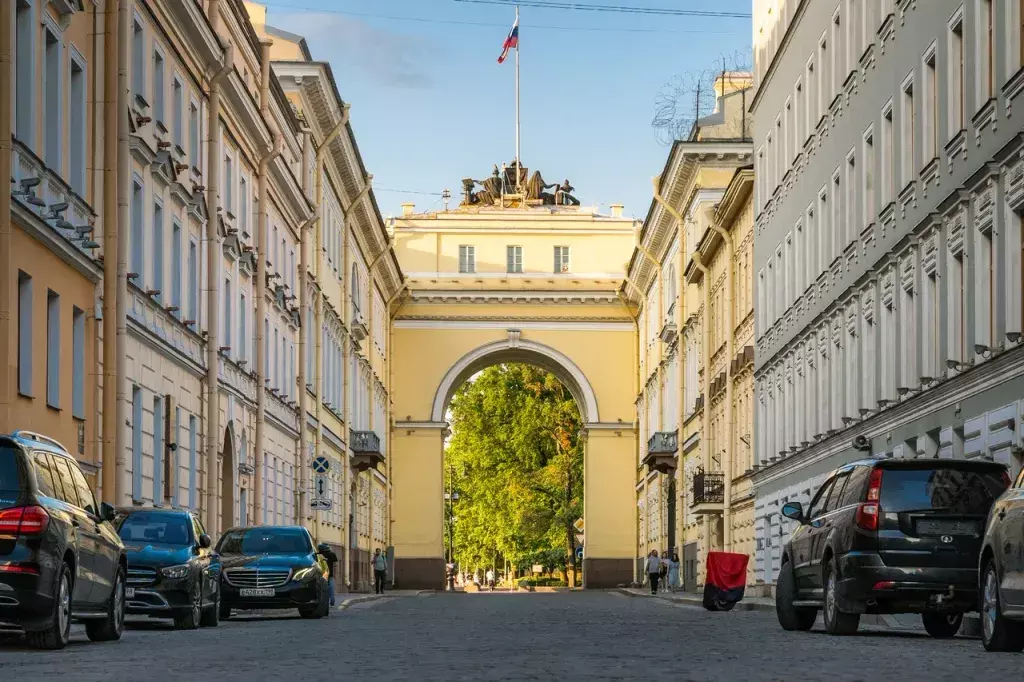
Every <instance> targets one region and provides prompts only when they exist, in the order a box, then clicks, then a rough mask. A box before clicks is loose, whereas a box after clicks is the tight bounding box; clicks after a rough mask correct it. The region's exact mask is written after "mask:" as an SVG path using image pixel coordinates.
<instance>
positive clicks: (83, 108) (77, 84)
mask: <svg viewBox="0 0 1024 682" xmlns="http://www.w3.org/2000/svg"><path fill="white" fill-rule="evenodd" d="M70 89H71V92H70V97H71V101H70V102H68V118H69V120H68V134H69V138H68V155H69V158H68V181H69V183H70V184H71V189H73V190H75V192H76V193H77V194H78V195H79V196H85V164H86V160H85V139H86V128H85V127H86V112H87V105H86V100H85V66H83V65H82V63H81V62H79V61H78V60H77V59H75V58H74V57H72V59H71V85H70Z"/></svg>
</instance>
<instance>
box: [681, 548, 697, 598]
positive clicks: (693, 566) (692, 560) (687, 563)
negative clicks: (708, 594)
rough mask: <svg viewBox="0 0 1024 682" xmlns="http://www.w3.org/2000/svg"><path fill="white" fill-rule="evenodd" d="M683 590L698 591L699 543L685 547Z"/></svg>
mask: <svg viewBox="0 0 1024 682" xmlns="http://www.w3.org/2000/svg"><path fill="white" fill-rule="evenodd" d="M683 590H684V591H686V592H696V591H697V543H696V542H691V543H689V544H686V545H683Z"/></svg>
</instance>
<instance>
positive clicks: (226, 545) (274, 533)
mask: <svg viewBox="0 0 1024 682" xmlns="http://www.w3.org/2000/svg"><path fill="white" fill-rule="evenodd" d="M217 551H218V552H220V553H221V554H311V553H312V551H313V547H312V546H311V545H310V544H309V536H308V535H307V534H306V531H304V530H303V529H301V528H249V529H243V530H233V531H229V532H227V533H225V534H224V537H222V538H221V539H220V545H218V547H217Z"/></svg>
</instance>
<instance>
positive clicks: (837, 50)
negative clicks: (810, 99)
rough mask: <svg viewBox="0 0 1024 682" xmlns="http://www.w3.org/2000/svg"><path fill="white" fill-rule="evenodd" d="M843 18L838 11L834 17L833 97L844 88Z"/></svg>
mask: <svg viewBox="0 0 1024 682" xmlns="http://www.w3.org/2000/svg"><path fill="white" fill-rule="evenodd" d="M841 19H842V17H841V15H840V11H839V10H838V9H837V10H836V13H835V14H833V15H832V93H831V94H832V97H833V99H834V98H835V96H836V95H837V94H838V93H839V90H840V88H842V87H843V73H844V71H843V44H842V35H843V33H842V20H841Z"/></svg>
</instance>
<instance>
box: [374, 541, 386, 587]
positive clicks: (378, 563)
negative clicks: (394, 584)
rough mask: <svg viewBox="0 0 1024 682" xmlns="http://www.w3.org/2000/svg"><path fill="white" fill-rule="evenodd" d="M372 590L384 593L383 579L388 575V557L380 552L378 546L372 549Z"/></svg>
mask: <svg viewBox="0 0 1024 682" xmlns="http://www.w3.org/2000/svg"><path fill="white" fill-rule="evenodd" d="M371 563H372V564H373V591H374V593H376V594H384V579H385V578H386V577H387V575H388V559H387V557H386V556H384V555H383V554H381V553H380V547H378V548H377V549H375V550H374V551H373V559H372V560H371Z"/></svg>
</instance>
